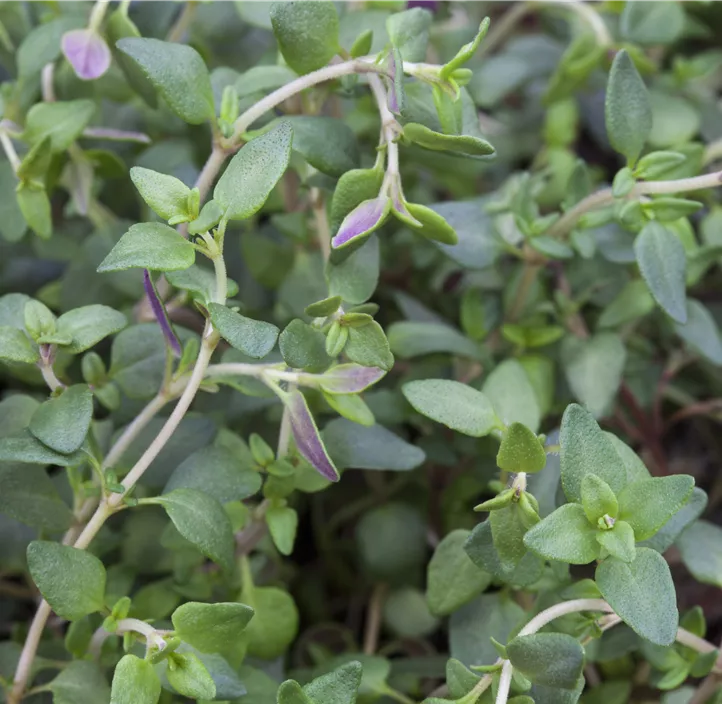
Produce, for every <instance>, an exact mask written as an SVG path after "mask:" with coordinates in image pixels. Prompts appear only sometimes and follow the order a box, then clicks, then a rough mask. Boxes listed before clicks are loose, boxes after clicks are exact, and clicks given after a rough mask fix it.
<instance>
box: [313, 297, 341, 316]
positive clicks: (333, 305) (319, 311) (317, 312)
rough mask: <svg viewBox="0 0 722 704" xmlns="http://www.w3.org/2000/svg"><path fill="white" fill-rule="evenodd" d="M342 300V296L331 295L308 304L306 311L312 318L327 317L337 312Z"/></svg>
mask: <svg viewBox="0 0 722 704" xmlns="http://www.w3.org/2000/svg"><path fill="white" fill-rule="evenodd" d="M342 302H343V300H342V298H341V296H329V297H328V298H324V299H323V300H322V301H317V302H316V303H312V304H311V305H310V306H306V309H305V310H304V313H306V315H308V316H309V317H311V318H326V317H327V316H329V315H332V314H333V313H335V312H336V311H337V310H338V307H339V306H340V305H341V303H342Z"/></svg>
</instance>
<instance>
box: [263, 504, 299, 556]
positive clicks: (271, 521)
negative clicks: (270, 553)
mask: <svg viewBox="0 0 722 704" xmlns="http://www.w3.org/2000/svg"><path fill="white" fill-rule="evenodd" d="M266 524H267V525H268V531H269V533H270V534H271V538H273V544H274V545H275V546H276V547H277V548H278V552H280V553H281V555H290V554H291V553H292V552H293V544H294V542H295V541H296V530H297V529H298V514H297V513H296V511H295V510H294V509H292V508H290V507H289V506H275V507H274V506H272V507H271V508H269V509H268V510H267V511H266Z"/></svg>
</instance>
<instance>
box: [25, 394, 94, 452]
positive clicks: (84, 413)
mask: <svg viewBox="0 0 722 704" xmlns="http://www.w3.org/2000/svg"><path fill="white" fill-rule="evenodd" d="M92 419H93V394H92V392H91V391H90V388H89V387H88V386H87V384H75V385H74V386H70V387H68V388H67V389H65V390H64V391H63V392H62V393H61V394H60V395H59V396H56V397H55V398H51V399H49V400H48V401H45V403H43V404H42V405H41V406H40V407H39V408H38V410H37V411H35V413H34V414H33V417H32V418H31V419H30V425H29V428H30V432H31V433H32V434H33V435H34V436H35V437H36V438H37V439H38V440H40V442H42V443H43V444H44V445H47V446H48V447H49V448H50V449H52V450H55V451H56V452H62V453H63V454H65V455H69V454H70V453H72V452H75V451H76V450H78V449H80V446H81V445H82V444H83V442H84V440H85V436H86V435H87V434H88V429H89V428H90V421H91V420H92Z"/></svg>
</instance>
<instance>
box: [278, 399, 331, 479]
mask: <svg viewBox="0 0 722 704" xmlns="http://www.w3.org/2000/svg"><path fill="white" fill-rule="evenodd" d="M283 402H284V403H285V404H286V408H287V409H288V412H289V415H290V418H291V430H292V431H293V439H294V440H295V441H296V447H297V448H298V451H299V452H300V453H301V455H302V456H303V457H304V458H305V459H306V460H308V462H310V463H311V464H312V465H313V466H314V468H315V469H316V470H317V471H318V472H319V473H320V474H322V475H323V476H324V477H326V479H328V480H329V481H332V482H337V481H338V480H339V474H338V470H337V469H336V467H334V464H333V461H332V460H331V458H330V457H329V456H328V453H327V452H326V448H325V446H324V444H323V441H322V440H321V436H320V434H319V432H318V428H317V427H316V423H315V421H314V420H313V416H312V415H311V411H309V410H308V404H307V403H306V399H305V398H304V396H303V394H302V393H301V392H300V391H299V390H298V389H295V390H294V391H291V392H290V393H289V394H288V396H287V397H286V398H285V399H284V401H283Z"/></svg>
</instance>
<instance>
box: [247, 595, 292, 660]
mask: <svg viewBox="0 0 722 704" xmlns="http://www.w3.org/2000/svg"><path fill="white" fill-rule="evenodd" d="M240 598H241V600H242V601H243V602H244V603H245V604H248V605H249V606H250V607H251V608H252V609H253V611H254V615H253V618H252V619H251V621H250V623H249V624H248V626H247V628H246V634H247V636H248V654H249V655H253V656H255V657H258V658H262V659H263V660H274V659H275V658H277V657H279V656H280V655H283V653H284V652H286V649H287V648H288V646H289V645H291V643H292V642H293V640H294V639H295V637H296V635H297V634H298V609H297V608H296V604H295V602H294V601H293V597H292V596H291V595H290V594H289V593H288V592H287V591H284V590H283V589H278V588H277V587H252V588H251V589H247V588H244V589H243V591H242V592H241V597H240Z"/></svg>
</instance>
